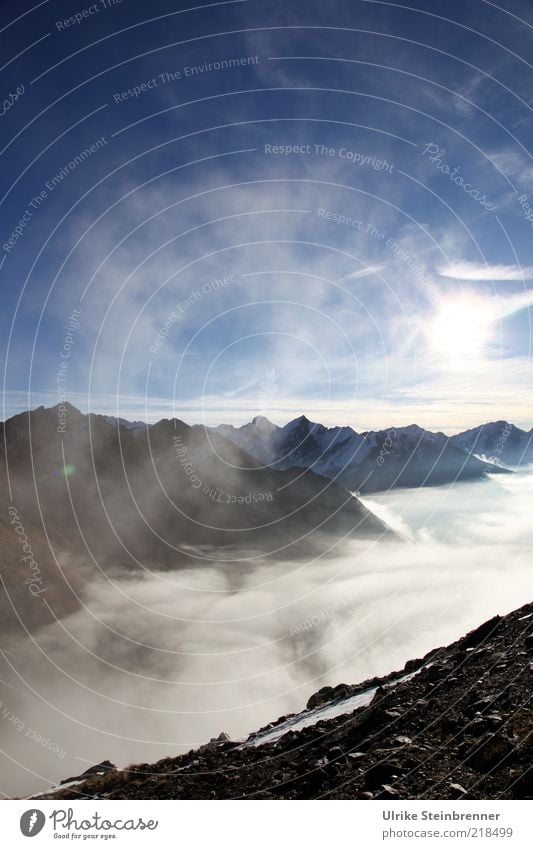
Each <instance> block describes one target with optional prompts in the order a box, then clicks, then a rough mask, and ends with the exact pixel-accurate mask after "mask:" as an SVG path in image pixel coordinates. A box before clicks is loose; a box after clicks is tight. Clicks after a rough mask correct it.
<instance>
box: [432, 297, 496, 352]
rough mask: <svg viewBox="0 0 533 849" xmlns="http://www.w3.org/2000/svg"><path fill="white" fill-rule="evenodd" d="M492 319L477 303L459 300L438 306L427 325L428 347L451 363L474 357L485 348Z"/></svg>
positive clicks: (488, 312)
mask: <svg viewBox="0 0 533 849" xmlns="http://www.w3.org/2000/svg"><path fill="white" fill-rule="evenodd" d="M492 319H493V315H492V313H491V311H490V309H488V307H487V305H486V304H483V302H482V301H479V300H470V299H468V300H467V299H460V300H453V301H448V302H445V303H443V304H442V306H441V308H440V311H439V312H438V314H437V315H436V317H435V318H434V319H433V321H432V322H430V326H429V329H428V337H429V342H430V345H431V347H432V348H433V349H434V350H435V351H437V352H438V353H440V354H444V355H446V356H447V357H450V358H451V359H454V360H455V359H460V358H463V357H477V356H479V355H480V354H481V353H482V352H483V349H484V348H485V346H486V345H487V343H488V341H489V337H490V333H491V329H492V328H491V325H492Z"/></svg>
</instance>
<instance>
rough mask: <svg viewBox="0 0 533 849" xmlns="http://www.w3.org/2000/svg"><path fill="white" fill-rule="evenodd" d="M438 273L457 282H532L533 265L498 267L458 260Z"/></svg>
mask: <svg viewBox="0 0 533 849" xmlns="http://www.w3.org/2000/svg"><path fill="white" fill-rule="evenodd" d="M437 272H438V273H439V274H440V276H441V277H452V278H454V279H455V280H479V281H484V280H487V281H491V280H532V279H533V265H498V264H490V263H481V262H467V261H466V260H458V261H457V262H452V263H450V264H449V265H447V266H440V267H439V268H437Z"/></svg>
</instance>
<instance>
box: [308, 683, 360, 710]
mask: <svg viewBox="0 0 533 849" xmlns="http://www.w3.org/2000/svg"><path fill="white" fill-rule="evenodd" d="M351 690H352V688H351V687H349V686H348V684H337V686H336V687H321V689H320V690H318V692H316V693H313V695H312V696H311V697H310V699H309V700H308V702H307V705H306V707H307V710H314V709H315V708H317V707H321V706H322V705H325V704H328V702H333V701H337V700H338V699H344V698H346V696H348V695H350V693H351Z"/></svg>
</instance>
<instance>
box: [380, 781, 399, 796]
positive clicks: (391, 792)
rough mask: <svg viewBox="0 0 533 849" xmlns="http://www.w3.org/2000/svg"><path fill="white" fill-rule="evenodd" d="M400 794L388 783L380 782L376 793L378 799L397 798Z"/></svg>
mask: <svg viewBox="0 0 533 849" xmlns="http://www.w3.org/2000/svg"><path fill="white" fill-rule="evenodd" d="M399 795H400V794H399V793H398V791H397V790H395V789H394V787H392V786H391V785H390V784H382V785H381V789H380V791H379V793H378V795H377V798H378V799H397V798H398V796H399Z"/></svg>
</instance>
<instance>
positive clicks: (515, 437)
mask: <svg viewBox="0 0 533 849" xmlns="http://www.w3.org/2000/svg"><path fill="white" fill-rule="evenodd" d="M450 442H451V444H452V445H454V446H455V447H456V448H460V449H462V450H463V451H468V452H470V453H472V454H477V455H479V456H482V457H485V458H486V459H487V460H489V461H490V462H493V463H502V464H503V465H504V466H521V465H527V464H529V463H533V429H532V430H530V431H525V430H521V429H520V428H519V427H515V425H513V424H510V423H509V422H505V421H498V422H489V423H488V424H483V425H480V426H479V427H474V428H472V429H471V430H465V431H464V433H459V434H457V436H452V437H451V439H450Z"/></svg>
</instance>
